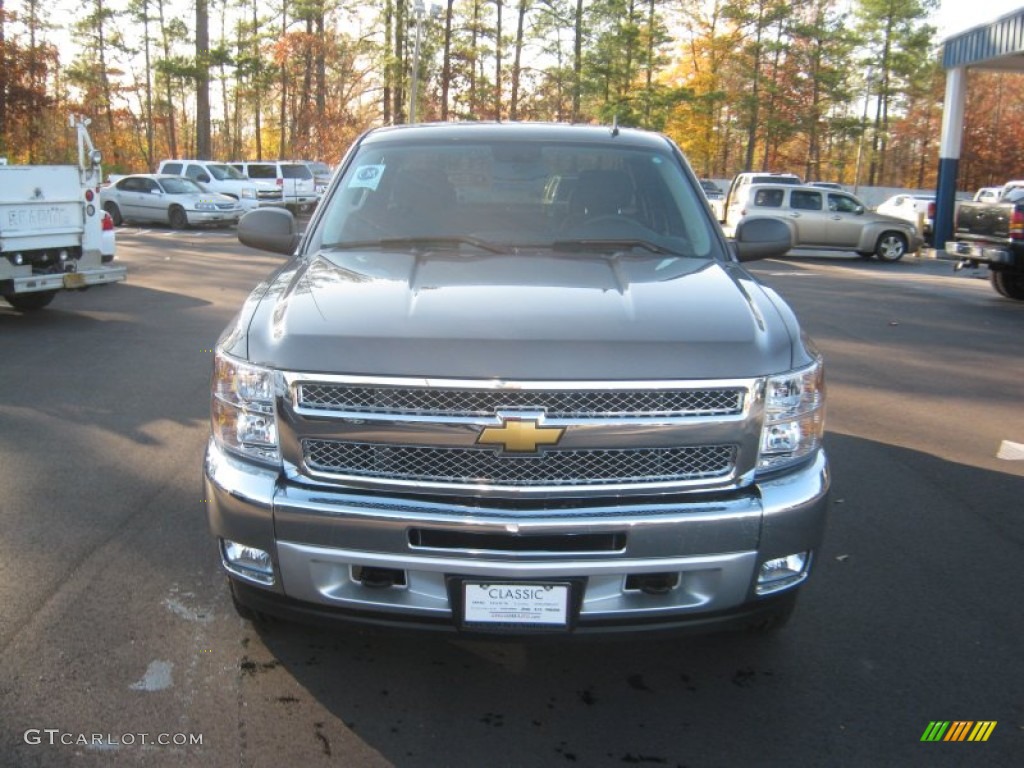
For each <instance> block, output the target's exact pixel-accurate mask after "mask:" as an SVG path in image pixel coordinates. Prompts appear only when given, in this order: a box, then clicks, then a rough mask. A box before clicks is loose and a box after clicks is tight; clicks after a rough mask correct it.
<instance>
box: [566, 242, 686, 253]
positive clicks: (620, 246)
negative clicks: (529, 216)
mask: <svg viewBox="0 0 1024 768" xmlns="http://www.w3.org/2000/svg"><path fill="white" fill-rule="evenodd" d="M634 248H642V249H643V250H645V251H649V252H651V253H657V254H665V255H669V256H683V255H684V254H682V253H679V252H678V251H673V250H672V249H671V248H665V247H664V246H661V245H658V244H657V243H653V242H651V241H650V240H640V239H637V238H621V239H614V238H613V239H608V238H589V239H587V238H581V239H573V240H555V242H553V243H552V244H551V249H552V250H554V251H574V252H575V251H608V250H612V251H615V252H617V253H618V252H622V251H629V250H633V249H634Z"/></svg>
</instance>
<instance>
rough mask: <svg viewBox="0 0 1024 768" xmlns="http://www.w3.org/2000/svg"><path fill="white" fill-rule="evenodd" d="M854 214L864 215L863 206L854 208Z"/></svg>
mask: <svg viewBox="0 0 1024 768" xmlns="http://www.w3.org/2000/svg"><path fill="white" fill-rule="evenodd" d="M854 213H856V214H857V215H858V216H860V215H861V214H862V213H864V206H863V205H858V206H857V207H856V208H854Z"/></svg>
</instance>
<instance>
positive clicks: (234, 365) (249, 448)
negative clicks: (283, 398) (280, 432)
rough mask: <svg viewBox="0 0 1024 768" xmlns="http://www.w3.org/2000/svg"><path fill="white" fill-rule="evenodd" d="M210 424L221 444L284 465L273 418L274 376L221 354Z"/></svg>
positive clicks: (215, 365) (215, 370)
mask: <svg viewBox="0 0 1024 768" xmlns="http://www.w3.org/2000/svg"><path fill="white" fill-rule="evenodd" d="M212 390H213V391H212V402H211V414H210V415H211V422H212V427H213V437H214V439H215V440H216V441H217V443H218V444H220V445H221V446H223V447H224V448H227V449H228V450H231V451H234V452H236V453H240V454H243V455H244V456H248V457H250V458H253V459H259V460H260V461H266V462H270V463H274V464H279V463H280V462H281V451H280V450H279V448H278V443H277V418H276V416H275V415H274V375H273V372H272V371H270V370H269V369H267V368H260V367H259V366H256V365H249V364H248V363H241V362H239V361H237V360H234V359H232V358H230V357H227V356H226V355H224V354H223V353H221V352H218V353H217V355H216V356H215V357H214V361H213V384H212Z"/></svg>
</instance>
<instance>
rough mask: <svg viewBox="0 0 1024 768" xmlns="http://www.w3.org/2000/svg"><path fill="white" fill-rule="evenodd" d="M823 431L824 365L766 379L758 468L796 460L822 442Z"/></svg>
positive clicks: (819, 361)
mask: <svg viewBox="0 0 1024 768" xmlns="http://www.w3.org/2000/svg"><path fill="white" fill-rule="evenodd" d="M824 433H825V368H824V366H823V365H822V363H821V360H820V359H819V360H817V361H816V362H815V363H814V364H813V365H811V366H809V367H807V368H802V369H800V370H798V371H792V372H790V373H785V374H782V375H780V376H771V377H769V378H768V380H767V381H766V382H765V393H764V426H763V427H762V428H761V451H760V454H759V456H758V461H757V468H758V469H759V470H761V471H767V470H776V469H781V468H783V467H786V466H789V465H791V464H795V463H797V462H799V461H801V460H802V459H804V458H806V457H807V456H809V455H810V454H812V453H813V452H814V451H816V450H817V449H818V448H819V447H820V446H821V439H822V436H823V435H824Z"/></svg>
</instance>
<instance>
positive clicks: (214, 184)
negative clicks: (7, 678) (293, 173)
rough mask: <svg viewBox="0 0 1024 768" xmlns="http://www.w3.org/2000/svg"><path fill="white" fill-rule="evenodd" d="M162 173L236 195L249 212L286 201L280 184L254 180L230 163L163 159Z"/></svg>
mask: <svg viewBox="0 0 1024 768" xmlns="http://www.w3.org/2000/svg"><path fill="white" fill-rule="evenodd" d="M159 172H160V173H169V174H171V175H173V176H184V177H186V178H188V179H192V181H197V182H199V183H200V184H202V185H203V186H204V187H205V188H206V189H207V190H209V191H210V192H220V193H221V194H222V195H227V196H228V197H233V198H235V199H236V200H238V201H239V202H240V203H241V204H242V207H243V208H244V209H245V210H247V211H251V210H252V209H253V208H259V207H264V206H280V205H283V204H284V203H283V198H282V194H281V190H280V189H278V188H277V187H276V186H274V185H273V184H267V183H265V182H254V181H251V180H250V179H249V178H248V177H246V176H245V174H242V173H239V171H238V170H237V169H236V168H232V167H231V166H230V165H228V164H227V163H215V162H212V161H210V160H161V161H160V171H159Z"/></svg>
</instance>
